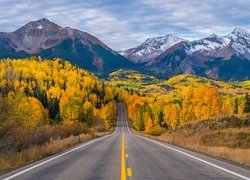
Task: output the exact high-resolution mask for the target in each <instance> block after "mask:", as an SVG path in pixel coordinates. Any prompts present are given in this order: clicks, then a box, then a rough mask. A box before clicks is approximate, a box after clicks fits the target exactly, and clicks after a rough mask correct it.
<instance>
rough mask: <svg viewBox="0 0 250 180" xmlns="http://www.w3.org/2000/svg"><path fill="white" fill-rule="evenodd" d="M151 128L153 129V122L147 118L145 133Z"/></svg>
mask: <svg viewBox="0 0 250 180" xmlns="http://www.w3.org/2000/svg"><path fill="white" fill-rule="evenodd" d="M152 127H153V121H152V119H151V118H150V116H148V119H147V123H146V128H145V131H149V130H150V129H151V128H152Z"/></svg>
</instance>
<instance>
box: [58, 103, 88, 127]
mask: <svg viewBox="0 0 250 180" xmlns="http://www.w3.org/2000/svg"><path fill="white" fill-rule="evenodd" d="M82 107H83V104H82V100H81V99H79V98H73V99H70V100H69V102H68V103H67V104H66V105H65V106H64V109H63V111H62V112H61V117H62V119H63V123H64V124H66V125H70V124H72V123H74V122H80V121H82V118H83V108H82Z"/></svg>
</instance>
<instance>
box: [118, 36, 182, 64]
mask: <svg viewBox="0 0 250 180" xmlns="http://www.w3.org/2000/svg"><path fill="white" fill-rule="evenodd" d="M181 41H183V39H181V38H178V37H176V36H174V35H170V34H168V35H165V36H161V37H156V38H149V39H147V40H146V41H145V42H144V43H142V44H141V45H139V46H137V47H135V48H131V49H128V50H125V51H121V52H120V54H121V55H123V56H125V57H127V58H128V59H129V60H131V61H132V62H135V63H141V62H148V61H150V60H152V59H154V58H156V57H157V56H159V55H160V54H161V53H163V52H164V51H166V50H167V49H168V48H170V47H171V46H173V45H175V44H176V43H178V42H181Z"/></svg>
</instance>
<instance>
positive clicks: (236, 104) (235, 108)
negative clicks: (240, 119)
mask: <svg viewBox="0 0 250 180" xmlns="http://www.w3.org/2000/svg"><path fill="white" fill-rule="evenodd" d="M238 112H239V102H238V98H237V97H236V98H235V99H234V114H238Z"/></svg>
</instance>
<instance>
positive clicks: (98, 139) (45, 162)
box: [3, 120, 118, 180]
mask: <svg viewBox="0 0 250 180" xmlns="http://www.w3.org/2000/svg"><path fill="white" fill-rule="evenodd" d="M117 123H118V120H117ZM117 129H118V128H117V125H116V128H115V131H114V132H113V133H112V134H109V135H106V136H103V137H100V138H97V139H94V140H92V141H90V142H86V143H84V144H82V145H80V146H78V147H76V148H73V149H71V150H69V151H66V152H64V153H62V154H59V155H57V156H55V157H52V158H50V159H48V160H45V161H43V162H40V163H38V164H36V165H34V166H31V167H29V168H27V169H24V170H22V171H19V172H17V173H15V174H13V175H10V176H7V177H6V178H4V179H3V180H10V179H13V178H15V177H17V176H19V175H21V174H24V173H26V172H28V171H30V170H32V169H35V168H37V167H39V166H42V165H44V164H47V163H48V162H50V161H53V160H55V159H58V158H60V157H62V156H64V155H66V154H69V153H71V152H73V151H76V150H78V149H80V148H82V147H84V146H87V145H89V144H92V143H94V142H96V141H100V140H102V139H104V138H107V137H110V136H112V135H114V134H115V133H116V132H117Z"/></svg>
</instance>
